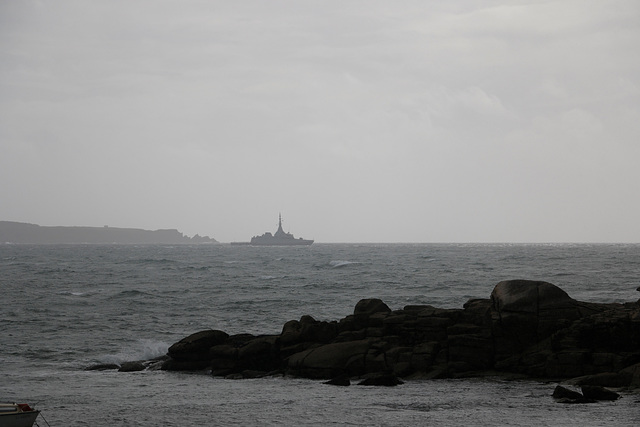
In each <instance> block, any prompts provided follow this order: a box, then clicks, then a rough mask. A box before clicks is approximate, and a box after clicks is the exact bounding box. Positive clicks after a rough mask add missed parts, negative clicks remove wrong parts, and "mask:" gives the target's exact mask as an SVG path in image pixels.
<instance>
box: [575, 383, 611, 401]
mask: <svg viewBox="0 0 640 427" xmlns="http://www.w3.org/2000/svg"><path fill="white" fill-rule="evenodd" d="M580 388H581V389H582V394H583V395H584V397H585V398H587V399H593V400H618V399H619V398H620V395H619V394H618V393H616V392H615V391H611V390H609V389H606V388H604V387H600V386H597V385H583V386H582V387H580Z"/></svg>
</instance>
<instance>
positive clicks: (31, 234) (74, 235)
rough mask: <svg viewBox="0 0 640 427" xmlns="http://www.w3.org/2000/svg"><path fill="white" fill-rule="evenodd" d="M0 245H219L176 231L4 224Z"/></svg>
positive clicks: (2, 223)
mask: <svg viewBox="0 0 640 427" xmlns="http://www.w3.org/2000/svg"><path fill="white" fill-rule="evenodd" d="M0 243H16V244H74V243H93V244H188V243H216V240H215V239H212V238H210V237H207V236H199V235H197V234H196V235H195V236H193V237H189V236H185V235H184V234H182V233H181V232H179V231H178V230H176V229H166V230H143V229H139V228H118V227H108V226H104V227H63V226H40V225H36V224H29V223H24V222H14V221H0Z"/></svg>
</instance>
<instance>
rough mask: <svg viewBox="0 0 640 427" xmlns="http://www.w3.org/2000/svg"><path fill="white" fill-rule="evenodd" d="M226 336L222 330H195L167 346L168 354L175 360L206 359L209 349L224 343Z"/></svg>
mask: <svg viewBox="0 0 640 427" xmlns="http://www.w3.org/2000/svg"><path fill="white" fill-rule="evenodd" d="M228 338H229V335H228V334H226V333H225V332H222V331H216V330H208V331H201V332H196V333H195V334H191V335H189V336H188V337H186V338H183V339H182V340H180V341H178V342H177V343H175V344H173V345H172V346H171V347H169V356H171V358H172V359H174V360H177V361H197V360H207V359H208V357H209V349H210V348H211V347H213V346H214V345H218V344H222V343H224V342H225V341H226V340H227V339H228Z"/></svg>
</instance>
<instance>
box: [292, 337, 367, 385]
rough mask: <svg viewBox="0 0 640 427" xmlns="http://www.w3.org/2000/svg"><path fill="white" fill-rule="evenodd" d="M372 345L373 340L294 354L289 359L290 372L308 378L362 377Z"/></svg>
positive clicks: (345, 343) (340, 344) (334, 345)
mask: <svg viewBox="0 0 640 427" xmlns="http://www.w3.org/2000/svg"><path fill="white" fill-rule="evenodd" d="M372 343H373V340H372V339H365V340H359V341H349V342H340V343H332V344H326V345H323V346H320V347H317V348H313V349H310V350H306V351H303V352H300V353H297V354H294V355H293V356H291V357H289V360H288V363H287V368H288V372H290V373H291V374H293V375H299V376H304V377H308V378H334V377H337V376H340V375H349V376H356V375H361V374H363V373H364V370H365V368H364V359H365V356H366V354H367V353H368V352H369V349H370V348H371V345H372Z"/></svg>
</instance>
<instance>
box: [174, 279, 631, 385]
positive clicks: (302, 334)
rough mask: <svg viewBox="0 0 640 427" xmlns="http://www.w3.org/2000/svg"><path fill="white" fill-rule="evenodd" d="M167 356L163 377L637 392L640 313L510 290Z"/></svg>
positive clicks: (202, 342)
mask: <svg viewBox="0 0 640 427" xmlns="http://www.w3.org/2000/svg"><path fill="white" fill-rule="evenodd" d="M168 356H169V359H168V360H167V361H166V362H165V363H164V365H163V369H166V370H197V369H205V368H210V369H211V371H212V373H213V375H220V376H229V377H231V378H247V377H257V376H262V375H267V374H273V373H280V374H286V375H292V376H299V377H306V378H316V379H331V378H333V379H338V380H339V381H338V380H336V383H340V384H344V383H345V382H346V381H345V379H349V378H354V377H357V378H366V377H372V378H373V377H375V378H384V380H383V381H384V382H385V383H389V384H393V382H394V380H393V379H390V378H392V377H403V378H406V379H415V378H446V377H464V376H473V375H484V374H495V373H496V372H504V373H512V374H519V375H526V376H530V377H536V378H550V379H566V378H573V377H581V378H580V379H577V381H580V385H583V386H587V385H596V386H616V387H622V386H626V387H639V386H640V304H638V303H625V304H597V303H585V302H580V301H576V300H574V299H572V298H571V297H569V295H567V294H566V292H564V291H563V290H562V289H560V288H558V287H557V286H555V285H552V284H550V283H546V282H537V281H529V280H511V281H504V282H500V283H498V284H497V285H496V287H495V288H494V290H493V292H492V293H491V297H490V298H489V299H474V300H470V301H468V302H467V303H466V304H465V305H464V306H463V308H462V309H441V308H436V307H432V306H429V305H414V306H406V307H404V308H403V309H401V310H391V309H390V308H389V307H388V306H387V305H386V304H385V303H384V302H382V301H381V300H379V299H365V300H361V301H360V302H358V303H357V304H356V307H355V309H354V313H353V314H352V315H349V316H347V317H345V318H344V319H341V320H340V321H337V322H336V321H332V322H324V321H317V320H315V319H313V318H312V317H311V316H302V318H301V319H300V320H299V321H298V320H292V321H289V322H287V323H286V324H285V325H284V326H283V329H282V332H281V333H280V334H279V335H267V336H253V335H246V334H243V335H232V336H229V335H228V334H226V333H224V332H222V331H215V330H209V331H202V332H198V333H196V334H193V335H190V336H188V337H186V338H184V339H183V340H181V341H179V342H178V343H176V344H174V345H172V346H171V347H170V348H169V352H168ZM390 376H391V377H390Z"/></svg>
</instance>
